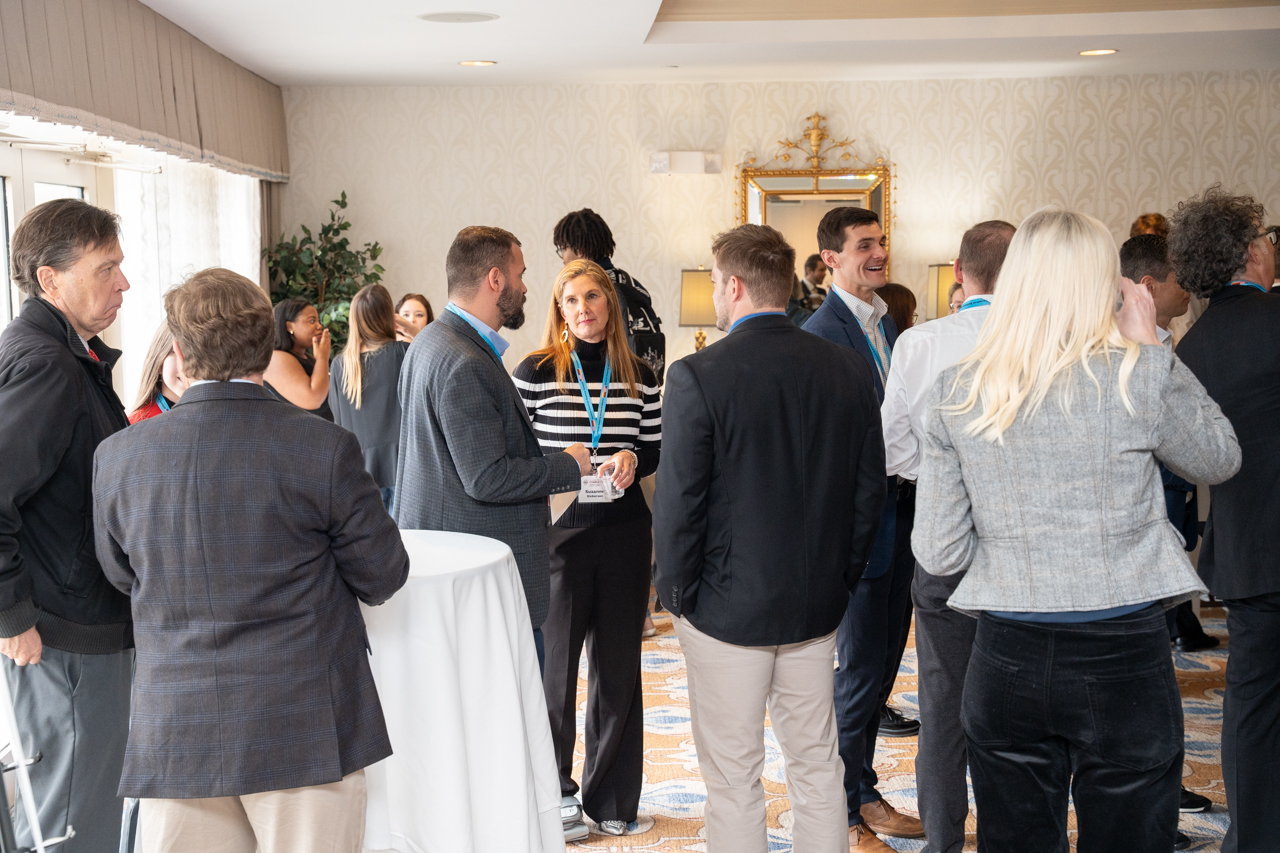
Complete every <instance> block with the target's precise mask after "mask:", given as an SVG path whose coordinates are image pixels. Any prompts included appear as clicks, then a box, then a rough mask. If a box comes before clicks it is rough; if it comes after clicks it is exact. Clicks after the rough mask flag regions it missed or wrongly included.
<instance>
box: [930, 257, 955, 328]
mask: <svg viewBox="0 0 1280 853" xmlns="http://www.w3.org/2000/svg"><path fill="white" fill-rule="evenodd" d="M955 283H956V262H955V261H947V262H946V263H945V264H931V265H930V266H929V290H928V293H927V295H926V297H925V319H926V320H936V319H937V318H939V317H945V316H947V315H948V314H950V313H951V300H950V295H951V294H950V291H951V285H953V284H955Z"/></svg>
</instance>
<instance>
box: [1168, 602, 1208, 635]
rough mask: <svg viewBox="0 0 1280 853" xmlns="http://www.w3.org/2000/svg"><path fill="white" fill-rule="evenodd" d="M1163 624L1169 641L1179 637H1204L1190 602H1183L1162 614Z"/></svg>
mask: <svg viewBox="0 0 1280 853" xmlns="http://www.w3.org/2000/svg"><path fill="white" fill-rule="evenodd" d="M1164 618H1165V623H1166V624H1167V625H1168V627H1169V639H1171V640H1176V639H1178V638H1179V637H1187V638H1188V639H1190V638H1194V637H1201V636H1204V634H1205V630H1204V628H1203V626H1201V624H1200V620H1199V619H1197V618H1196V610H1195V608H1194V607H1192V606H1191V602H1190V601H1184V602H1182V603H1181V604H1179V605H1178V606H1177V607H1170V608H1169V609H1168V610H1166V611H1165V613H1164Z"/></svg>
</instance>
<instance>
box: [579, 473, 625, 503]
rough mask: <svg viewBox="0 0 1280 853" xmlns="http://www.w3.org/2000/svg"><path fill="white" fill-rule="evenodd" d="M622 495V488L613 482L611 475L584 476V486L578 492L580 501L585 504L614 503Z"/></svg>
mask: <svg viewBox="0 0 1280 853" xmlns="http://www.w3.org/2000/svg"><path fill="white" fill-rule="evenodd" d="M620 497H622V489H619V488H618V487H617V486H615V485H614V484H613V479H612V478H611V477H600V476H597V475H594V474H592V475H588V476H586V477H583V478H582V488H581V489H580V490H579V492H578V502H579V503H584V504H607V503H613V502H614V501H615V500H617V499H618V498H620Z"/></svg>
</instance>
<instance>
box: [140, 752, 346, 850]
mask: <svg viewBox="0 0 1280 853" xmlns="http://www.w3.org/2000/svg"><path fill="white" fill-rule="evenodd" d="M365 802H366V796H365V787H364V771H363V770H357V771H356V772H355V773H350V774H348V775H347V776H344V777H343V779H342V781H341V782H331V783H329V784H328V785H312V786H310V787H306V788H290V789H288V790H284V791H264V792H262V793H260V794H245V795H243V796H239V797H207V798H201V799H192V800H147V799H144V800H141V812H140V814H139V825H138V835H139V840H140V841H141V842H142V848H141V853H194V851H200V853H255V851H260V853H360V851H361V849H362V848H363V846H364V812H365Z"/></svg>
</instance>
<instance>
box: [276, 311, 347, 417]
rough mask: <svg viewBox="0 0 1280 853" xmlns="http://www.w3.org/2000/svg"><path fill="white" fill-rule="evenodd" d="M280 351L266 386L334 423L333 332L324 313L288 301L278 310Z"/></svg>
mask: <svg viewBox="0 0 1280 853" xmlns="http://www.w3.org/2000/svg"><path fill="white" fill-rule="evenodd" d="M275 318H276V351H275V352H274V353H272V354H271V364H269V365H267V372H266V373H264V374H263V377H262V378H263V386H264V387H265V388H266V389H267V390H268V391H270V392H271V393H272V394H275V395H276V396H277V397H279V398H280V399H282V400H284V401H285V402H286V403H293V405H295V406H297V407H298V408H299V409H306V410H307V411H308V412H312V413H313V414H316V415H319V416H320V417H322V418H324V419H325V420H326V421H331V420H333V412H332V411H330V409H329V349H330V347H332V343H331V342H330V340H329V330H328V329H326V328H325V327H324V326H322V325H320V312H318V311H316V306H314V305H311V304H310V303H308V302H307V301H306V300H304V299H284V300H281V301H280V302H279V303H278V304H277V305H276V307H275Z"/></svg>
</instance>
